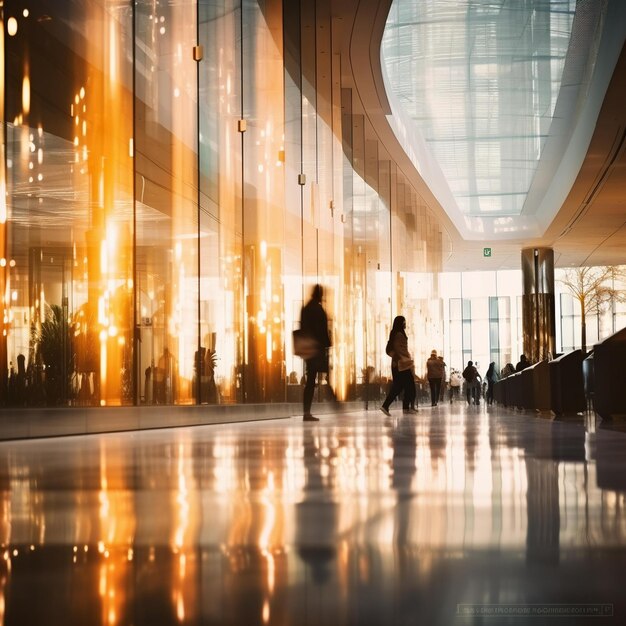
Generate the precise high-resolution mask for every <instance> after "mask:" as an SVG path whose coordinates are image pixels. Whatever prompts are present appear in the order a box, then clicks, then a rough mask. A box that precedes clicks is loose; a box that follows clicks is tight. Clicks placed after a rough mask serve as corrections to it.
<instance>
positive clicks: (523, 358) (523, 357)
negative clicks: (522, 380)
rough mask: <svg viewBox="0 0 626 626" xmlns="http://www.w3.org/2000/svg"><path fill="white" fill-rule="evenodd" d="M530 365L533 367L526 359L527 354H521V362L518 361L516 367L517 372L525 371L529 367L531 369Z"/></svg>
mask: <svg viewBox="0 0 626 626" xmlns="http://www.w3.org/2000/svg"><path fill="white" fill-rule="evenodd" d="M530 365H531V363H530V361H529V360H528V359H527V358H526V355H525V354H520V357H519V361H518V363H517V365H516V366H515V371H516V372H521V371H522V370H525V369H526V368H527V367H530Z"/></svg>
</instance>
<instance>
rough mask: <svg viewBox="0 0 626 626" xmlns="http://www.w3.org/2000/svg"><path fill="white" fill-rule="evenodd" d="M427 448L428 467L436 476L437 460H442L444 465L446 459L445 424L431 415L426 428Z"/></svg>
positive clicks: (435, 415)
mask: <svg viewBox="0 0 626 626" xmlns="http://www.w3.org/2000/svg"><path fill="white" fill-rule="evenodd" d="M428 448H429V450H430V466H431V468H432V470H433V474H437V471H438V469H439V468H438V466H439V460H440V459H441V460H443V462H444V464H445V457H446V430H445V423H443V422H442V421H441V419H439V417H437V414H433V416H432V417H431V418H430V424H429V427H428Z"/></svg>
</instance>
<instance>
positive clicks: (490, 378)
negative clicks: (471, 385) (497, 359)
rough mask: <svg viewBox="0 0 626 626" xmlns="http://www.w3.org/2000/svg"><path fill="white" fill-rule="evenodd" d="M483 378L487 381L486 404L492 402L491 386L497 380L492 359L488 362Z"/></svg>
mask: <svg viewBox="0 0 626 626" xmlns="http://www.w3.org/2000/svg"><path fill="white" fill-rule="evenodd" d="M485 380H486V381H487V393H486V394H485V395H486V400H487V404H493V386H494V385H495V384H496V383H497V382H498V373H497V372H496V364H495V363H494V362H493V361H492V362H491V363H489V368H488V369H487V373H486V374H485Z"/></svg>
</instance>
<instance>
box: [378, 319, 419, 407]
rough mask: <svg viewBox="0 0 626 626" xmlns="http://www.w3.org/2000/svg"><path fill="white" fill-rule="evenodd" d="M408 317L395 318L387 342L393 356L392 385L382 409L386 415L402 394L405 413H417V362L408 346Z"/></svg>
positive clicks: (388, 352)
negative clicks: (401, 393) (414, 360)
mask: <svg viewBox="0 0 626 626" xmlns="http://www.w3.org/2000/svg"><path fill="white" fill-rule="evenodd" d="M405 329H406V319H405V318H404V317H403V316H402V315H398V316H397V317H396V318H395V319H394V320H393V325H392V327H391V332H390V333H389V341H388V342H387V346H388V348H387V354H388V355H389V356H390V357H391V378H392V381H393V382H392V385H391V389H390V390H389V393H388V394H387V397H386V398H385V401H384V402H383V404H382V406H381V407H380V410H381V411H382V412H383V413H384V414H385V415H391V414H390V413H389V407H390V406H391V403H392V402H393V401H394V400H395V399H396V398H397V397H398V395H399V394H400V392H402V391H403V392H404V395H403V396H402V409H403V411H404V413H415V412H417V409H416V408H415V364H414V362H413V358H412V357H411V353H410V352H409V348H408V338H407V336H406V331H405Z"/></svg>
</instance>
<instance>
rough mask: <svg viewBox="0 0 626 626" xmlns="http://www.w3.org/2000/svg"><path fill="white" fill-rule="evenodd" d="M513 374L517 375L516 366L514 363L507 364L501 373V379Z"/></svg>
mask: <svg viewBox="0 0 626 626" xmlns="http://www.w3.org/2000/svg"><path fill="white" fill-rule="evenodd" d="M511 374H515V366H514V365H513V363H507V364H506V365H505V366H504V367H503V368H502V370H501V371H500V378H506V377H507V376H510V375H511Z"/></svg>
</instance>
